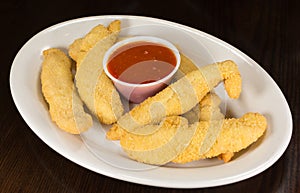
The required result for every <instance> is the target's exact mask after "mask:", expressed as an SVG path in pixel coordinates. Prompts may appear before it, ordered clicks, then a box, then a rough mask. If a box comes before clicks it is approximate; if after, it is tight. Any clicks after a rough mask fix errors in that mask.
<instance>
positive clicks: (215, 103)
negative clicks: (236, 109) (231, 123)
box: [182, 93, 224, 124]
mask: <svg viewBox="0 0 300 193" xmlns="http://www.w3.org/2000/svg"><path fill="white" fill-rule="evenodd" d="M220 104H221V99H220V97H219V96H218V95H217V94H215V93H208V94H207V95H206V96H205V97H203V99H202V100H201V101H200V103H199V104H197V105H196V106H195V107H194V108H192V109H191V110H190V111H188V112H186V113H185V114H183V115H182V116H183V117H185V118H186V119H187V120H188V121H189V123H190V124H193V123H194V122H198V121H210V120H216V119H223V118H224V115H223V114H222V113H221V110H220V108H219V105H220Z"/></svg>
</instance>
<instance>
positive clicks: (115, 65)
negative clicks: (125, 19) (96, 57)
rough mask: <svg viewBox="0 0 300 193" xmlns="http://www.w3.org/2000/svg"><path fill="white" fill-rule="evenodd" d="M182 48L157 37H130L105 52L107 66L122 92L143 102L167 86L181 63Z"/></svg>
mask: <svg viewBox="0 0 300 193" xmlns="http://www.w3.org/2000/svg"><path fill="white" fill-rule="evenodd" d="M180 60H181V59H180V54H179V51H178V49H177V48H176V47H175V46H174V45H173V44H172V43H170V42H169V41H166V40H164V39H161V38H157V37H153V36H135V37H130V38H127V39H125V40H122V41H120V42H117V43H116V44H114V45H113V46H112V47H111V48H110V49H109V50H108V51H107V52H106V53H105V55H104V58H103V69H104V71H105V73H106V75H107V76H108V77H109V78H110V79H111V80H112V81H113V83H114V85H115V86H116V88H117V89H118V91H119V92H120V93H121V94H122V95H123V96H124V97H125V98H127V99H128V100H129V101H131V102H133V103H140V102H142V101H143V100H145V99H146V98H148V97H150V96H153V95H155V94H156V93H157V92H159V91H160V90H162V89H163V88H164V87H166V86H167V85H168V84H169V83H170V81H171V80H172V77H173V76H174V74H175V73H176V71H177V70H178V68H179V66H180Z"/></svg>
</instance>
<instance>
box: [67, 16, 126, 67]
mask: <svg viewBox="0 0 300 193" xmlns="http://www.w3.org/2000/svg"><path fill="white" fill-rule="evenodd" d="M120 28H121V21H120V20H114V21H112V22H111V23H110V24H109V25H108V27H107V28H106V27H105V26H103V25H102V24H99V25H97V26H95V27H94V28H92V29H91V31H89V32H88V33H87V34H86V35H85V36H84V37H83V38H78V39H76V40H74V42H73V43H72V44H71V45H70V46H69V55H70V57H71V58H72V59H73V60H74V61H76V62H77V67H78V66H79V65H80V64H81V62H82V60H83V59H84V57H85V56H86V54H87V52H88V51H89V50H91V49H92V48H93V47H94V46H95V45H96V44H97V42H99V41H100V40H102V39H104V38H105V37H107V36H108V35H109V34H112V33H119V31H120Z"/></svg>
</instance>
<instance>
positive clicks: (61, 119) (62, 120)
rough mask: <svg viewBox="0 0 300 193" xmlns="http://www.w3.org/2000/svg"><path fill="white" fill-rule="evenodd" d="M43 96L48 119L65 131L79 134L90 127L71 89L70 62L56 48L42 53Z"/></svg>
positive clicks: (74, 90) (77, 98)
mask: <svg viewBox="0 0 300 193" xmlns="http://www.w3.org/2000/svg"><path fill="white" fill-rule="evenodd" d="M43 55H44V61H43V63H42V72H41V84H42V93H43V95H44V97H45V99H46V101H47V103H48V104H49V112H50V116H51V119H52V120H53V121H54V122H55V123H56V124H57V125H58V127H59V128H61V129H62V130H64V131H67V132H69V133H73V134H79V133H81V132H83V131H85V130H87V129H88V128H90V127H91V126H92V117H91V116H90V115H89V114H87V113H85V112H84V109H83V103H82V102H81V100H80V98H79V96H78V94H77V92H76V89H75V87H74V83H73V78H72V72H71V65H72V62H71V60H70V59H69V58H68V57H67V55H66V54H65V53H64V52H62V51H61V50H59V49H55V48H51V49H48V50H45V51H44V52H43Z"/></svg>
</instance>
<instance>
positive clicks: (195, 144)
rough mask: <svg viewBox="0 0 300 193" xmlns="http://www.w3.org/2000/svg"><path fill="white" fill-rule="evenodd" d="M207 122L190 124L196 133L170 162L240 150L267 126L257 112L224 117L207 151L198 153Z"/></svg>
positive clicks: (255, 139) (192, 159)
mask: <svg viewBox="0 0 300 193" xmlns="http://www.w3.org/2000/svg"><path fill="white" fill-rule="evenodd" d="M209 124H210V123H209V122H207V121H201V122H198V123H195V124H193V125H191V127H196V128H197V131H196V134H195V135H194V137H193V139H192V141H191V143H190V144H189V146H188V147H187V148H186V149H185V150H184V151H183V152H182V153H181V154H179V156H178V157H177V158H175V159H174V160H172V162H175V163H187V162H191V161H196V160H199V159H205V158H212V157H216V156H219V155H221V154H225V155H226V154H227V153H228V154H231V153H232V152H238V151H241V150H242V149H245V148H247V147H248V146H249V145H251V144H252V143H254V142H255V141H257V139H259V138H260V137H261V136H262V135H263V134H264V132H265V130H266V128H267V120H266V118H265V117H264V116H263V115H261V114H259V113H247V114H245V115H244V116H242V117H241V118H239V119H235V118H231V119H225V120H224V122H223V125H222V131H221V133H220V135H219V136H218V138H217V140H216V142H215V144H214V145H213V146H212V147H211V149H210V150H209V151H208V152H206V153H204V154H199V151H200V148H201V145H202V143H203V140H204V138H205V135H206V133H207V130H208V128H209ZM230 159H231V157H230Z"/></svg>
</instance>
